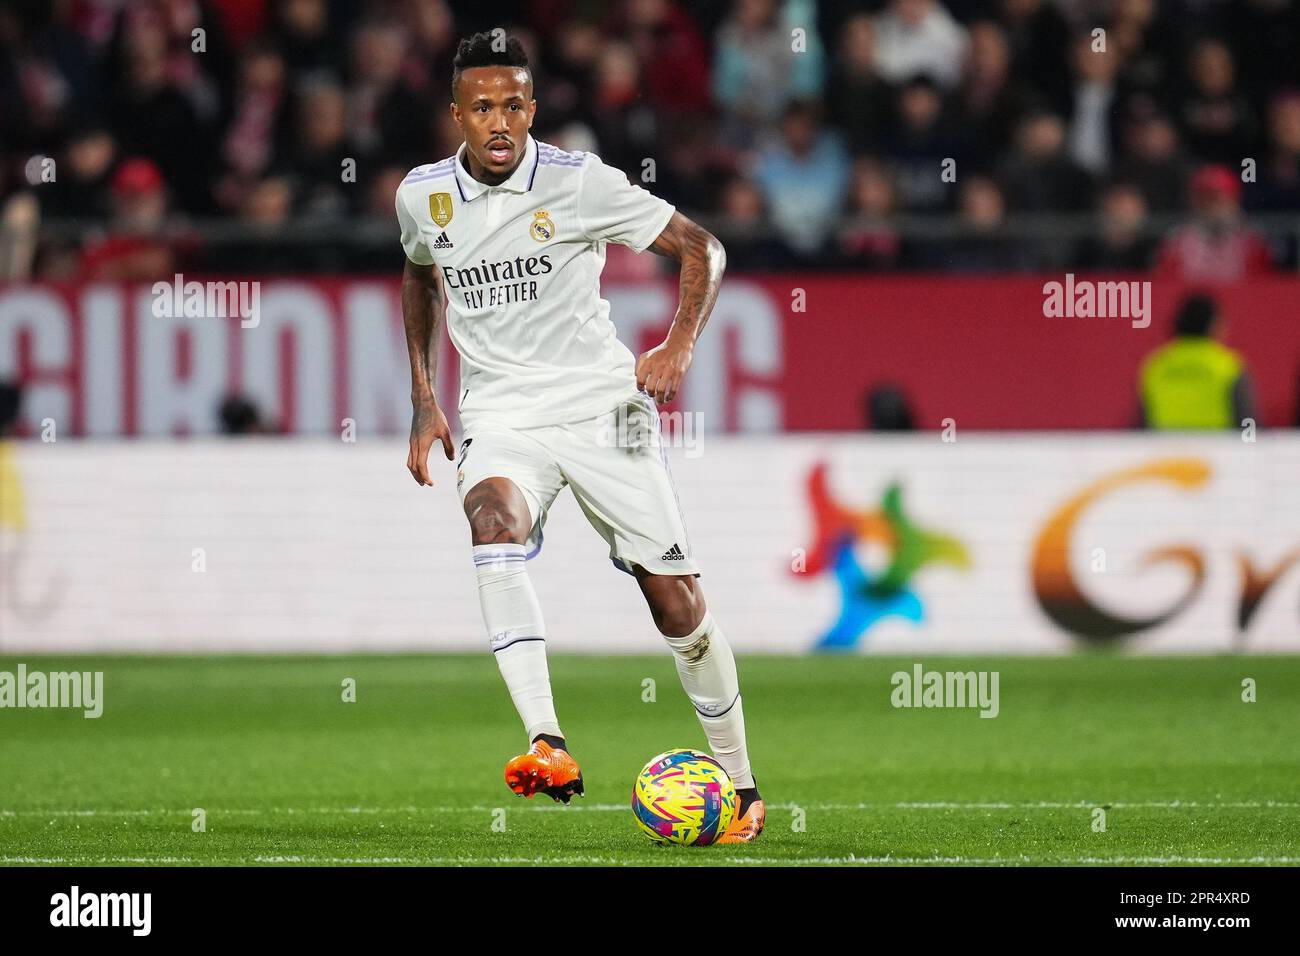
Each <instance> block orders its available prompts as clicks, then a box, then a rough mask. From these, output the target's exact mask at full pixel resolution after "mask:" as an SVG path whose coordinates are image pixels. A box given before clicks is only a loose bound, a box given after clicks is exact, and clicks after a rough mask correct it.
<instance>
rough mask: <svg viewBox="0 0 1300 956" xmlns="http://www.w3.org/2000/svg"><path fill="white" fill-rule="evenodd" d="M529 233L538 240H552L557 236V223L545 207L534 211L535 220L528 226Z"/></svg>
mask: <svg viewBox="0 0 1300 956" xmlns="http://www.w3.org/2000/svg"><path fill="white" fill-rule="evenodd" d="M528 234H529V235H530V236H532V237H533V238H534V239H536V240H537V241H538V242H550V241H551V240H552V239H553V238H555V223H553V222H552V221H551V214H550V213H549V212H547V211H546V210H545V209H539V210H537V212H535V213H533V221H532V224H531V225H530V226H529V227H528Z"/></svg>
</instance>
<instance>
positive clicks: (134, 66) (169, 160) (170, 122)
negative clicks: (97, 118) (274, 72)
mask: <svg viewBox="0 0 1300 956" xmlns="http://www.w3.org/2000/svg"><path fill="white" fill-rule="evenodd" d="M119 30H120V31H121V40H120V45H121V56H120V60H121V68H122V72H121V73H120V74H119V75H116V76H114V78H113V82H112V87H111V90H110V93H109V106H108V117H109V121H110V123H111V125H112V129H113V131H114V132H115V133H116V135H117V138H118V141H119V142H120V143H121V147H122V151H123V152H124V153H126V154H128V155H132V156H140V157H143V158H146V159H149V160H151V161H153V162H154V163H155V164H156V165H157V166H158V168H159V169H160V170H161V172H162V175H163V177H164V178H165V179H166V181H167V183H168V184H169V186H170V187H171V190H172V194H173V198H174V201H175V202H176V203H177V204H178V205H179V206H180V208H181V209H183V210H185V211H187V212H191V213H204V212H207V211H209V210H210V208H211V197H210V195H209V192H208V190H209V185H210V182H211V176H212V171H213V157H214V156H215V150H214V149H213V143H212V139H211V136H210V129H209V128H208V127H207V126H206V125H205V124H204V122H203V121H202V120H201V119H200V117H199V114H198V112H197V111H196V109H195V102H196V101H197V100H199V99H202V98H201V97H197V96H193V95H192V94H193V89H192V87H193V86H194V85H196V84H197V83H198V78H197V74H196V73H194V72H193V71H187V72H186V73H185V74H184V81H181V80H178V79H177V78H176V77H175V76H174V73H173V67H172V62H173V61H172V56H173V54H172V51H171V49H170V48H169V43H170V37H169V34H168V32H167V29H166V26H165V24H164V22H163V21H162V20H161V19H159V18H157V17H149V16H146V12H145V11H144V10H136V12H135V14H131V15H128V12H127V11H124V13H123V17H122V20H121V22H120V24H119ZM187 49H188V47H187ZM189 59H193V58H192V57H190V58H189ZM110 62H112V60H110ZM186 62H188V60H187V61H186ZM182 82H187V83H189V84H190V87H191V88H190V89H187V88H186V87H184V86H182Z"/></svg>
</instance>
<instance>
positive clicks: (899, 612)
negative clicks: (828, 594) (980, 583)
mask: <svg viewBox="0 0 1300 956" xmlns="http://www.w3.org/2000/svg"><path fill="white" fill-rule="evenodd" d="M826 471H827V466H826V464H825V463H824V462H819V463H817V464H816V465H815V466H814V467H813V469H812V471H811V472H810V473H809V475H808V485H807V487H808V499H809V502H810V503H811V505H812V512H813V528H814V533H815V538H814V542H813V546H812V547H811V548H809V549H808V551H807V554H806V557H805V559H804V560H803V561H802V562H796V564H795V566H794V567H793V569H792V570H793V573H795V574H796V575H798V576H799V577H813V576H816V575H819V574H821V573H822V572H823V571H826V570H830V571H832V572H833V573H834V575H835V580H836V581H837V582H838V583H839V586H840V599H841V600H840V614H839V619H838V620H836V622H835V623H834V624H833V625H832V626H831V628H830V630H828V631H826V633H825V634H823V635H822V636H821V637H820V638H819V639H818V641H817V645H816V646H817V648H818V649H820V650H848V649H852V648H853V647H856V646H857V643H858V638H860V637H861V636H862V635H863V634H864V633H866V631H867V629H868V628H870V627H871V625H873V624H874V623H876V621H879V620H880V619H881V618H884V617H889V616H893V617H901V618H904V619H906V620H909V621H914V622H917V623H919V622H920V621H922V620H924V618H925V609H924V607H923V605H922V604H921V599H920V597H919V596H918V595H917V594H916V592H914V591H913V590H912V589H911V588H910V587H909V582H910V581H911V580H912V577H913V576H914V575H915V574H916V572H917V571H919V570H920V569H921V568H922V567H924V566H925V565H927V564H948V565H952V566H954V567H958V568H963V569H964V568H968V567H970V557H969V556H968V555H967V553H966V547H965V546H964V545H963V544H962V543H961V542H960V541H958V540H957V539H956V538H954V537H951V536H950V535H946V534H941V533H938V532H933V531H928V530H926V529H924V528H921V527H919V526H918V525H916V524H914V523H913V522H912V520H911V519H910V518H908V517H907V515H906V514H904V512H903V491H902V487H901V486H900V485H899V484H898V483H897V482H893V483H891V484H890V485H889V487H887V488H886V489H885V494H884V497H883V498H882V500H881V504H880V508H879V510H874V511H873V510H867V511H854V510H851V509H849V508H846V507H845V506H843V505H841V504H840V503H839V502H837V501H835V500H834V499H833V498H832V497H831V493H830V489H829V487H828V484H827V480H826ZM871 542H874V543H876V544H880V545H882V546H884V547H885V548H886V549H887V551H888V553H889V560H888V562H887V563H886V565H885V567H884V568H883V569H882V570H880V571H879V572H872V571H871V570H869V569H867V568H865V567H863V565H862V564H861V562H859V560H858V557H857V554H856V553H855V551H854V548H855V546H856V545H857V544H859V543H871Z"/></svg>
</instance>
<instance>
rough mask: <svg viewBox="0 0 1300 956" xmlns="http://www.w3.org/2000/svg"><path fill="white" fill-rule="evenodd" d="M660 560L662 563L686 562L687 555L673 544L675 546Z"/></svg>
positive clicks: (660, 556)
mask: <svg viewBox="0 0 1300 956" xmlns="http://www.w3.org/2000/svg"><path fill="white" fill-rule="evenodd" d="M659 560H660V561H685V560H686V555H684V554H683V553H682V549H681V548H679V547H677V543H676V542H673V546H672V547H671V548H669V549H668V550H667V551H665V552H664V553H663V554H661V555H659Z"/></svg>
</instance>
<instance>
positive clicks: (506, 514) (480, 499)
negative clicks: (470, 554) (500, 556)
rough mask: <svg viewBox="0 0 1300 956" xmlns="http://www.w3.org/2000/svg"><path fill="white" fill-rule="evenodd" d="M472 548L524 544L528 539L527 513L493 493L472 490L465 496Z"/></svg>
mask: <svg viewBox="0 0 1300 956" xmlns="http://www.w3.org/2000/svg"><path fill="white" fill-rule="evenodd" d="M465 517H466V518H468V519H469V529H470V536H471V538H472V539H473V542H474V544H505V543H510V544H524V543H525V542H526V541H527V539H528V509H527V506H522V502H517V503H516V502H511V501H508V500H507V499H506V498H505V497H504V496H503V495H501V494H500V493H499V492H498V491H497V490H496V489H493V488H485V489H483V490H482V491H480V490H479V489H478V488H475V489H473V490H472V491H471V492H470V493H469V494H468V495H466V496H465Z"/></svg>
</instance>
